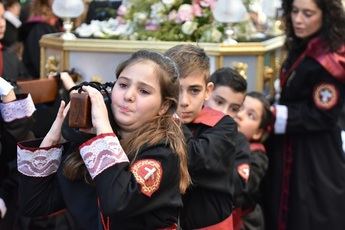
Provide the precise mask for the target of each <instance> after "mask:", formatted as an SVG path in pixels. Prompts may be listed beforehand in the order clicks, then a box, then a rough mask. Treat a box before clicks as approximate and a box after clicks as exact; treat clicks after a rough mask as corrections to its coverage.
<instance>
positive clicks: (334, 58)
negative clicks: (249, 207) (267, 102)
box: [265, 37, 345, 230]
mask: <svg viewBox="0 0 345 230" xmlns="http://www.w3.org/2000/svg"><path fill="white" fill-rule="evenodd" d="M344 51H345V47H344V46H343V47H342V48H341V49H340V50H339V52H338V53H330V52H327V45H326V44H325V43H324V42H322V41H321V40H319V38H317V37H316V38H314V39H313V40H310V41H309V43H307V44H306V45H305V46H303V47H302V48H300V49H299V50H293V51H291V52H290V53H289V58H288V61H287V65H285V68H284V69H283V72H282V75H281V82H282V92H281V98H280V101H279V104H280V105H285V106H286V108H287V111H288V112H287V114H288V118H287V122H286V130H285V133H283V134H281V135H275V136H274V137H273V139H271V141H270V142H269V145H268V146H267V147H268V148H269V149H270V150H268V153H269V160H270V167H269V171H268V177H267V181H266V186H265V187H266V190H265V196H266V199H265V211H266V213H267V216H266V219H267V224H268V225H269V229H274V230H276V229H288V230H290V229H291V230H302V229H303V230H305V229H316V230H317V229H332V230H338V229H339V230H341V229H344V226H345V218H344V217H343V213H345V189H344V188H345V155H344V153H343V151H342V141H341V136H340V127H339V126H338V119H339V116H340V111H341V108H342V107H343V105H344V100H345V97H344V95H345V86H344V82H345V69H344V66H345V65H344V59H345V52H344ZM294 63H297V64H294ZM289 69H290V71H289ZM277 118H278V117H277Z"/></svg>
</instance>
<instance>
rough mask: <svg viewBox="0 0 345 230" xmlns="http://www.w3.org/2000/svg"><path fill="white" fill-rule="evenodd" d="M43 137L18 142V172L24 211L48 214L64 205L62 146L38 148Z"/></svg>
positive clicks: (32, 214) (30, 213)
mask: <svg viewBox="0 0 345 230" xmlns="http://www.w3.org/2000/svg"><path fill="white" fill-rule="evenodd" d="M40 142H41V140H34V141H27V142H21V143H19V144H18V153H17V154H18V156H17V162H18V166H17V167H18V171H19V172H20V176H19V189H18V192H19V194H20V207H21V213H22V214H23V215H25V216H45V215H49V214H51V213H54V212H56V211H58V210H61V209H63V208H65V203H64V201H63V198H62V193H61V191H60V187H59V184H58V180H57V174H56V172H57V170H58V168H59V167H60V163H61V155H62V149H63V147H62V146H61V145H56V146H51V147H46V148H39V147H38V146H39V145H40Z"/></svg>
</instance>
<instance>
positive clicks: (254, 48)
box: [40, 33, 285, 56]
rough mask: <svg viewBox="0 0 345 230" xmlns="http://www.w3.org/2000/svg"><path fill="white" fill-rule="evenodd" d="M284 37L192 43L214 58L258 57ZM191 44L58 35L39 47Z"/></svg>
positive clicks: (129, 48) (126, 49)
mask: <svg viewBox="0 0 345 230" xmlns="http://www.w3.org/2000/svg"><path fill="white" fill-rule="evenodd" d="M284 40H285V36H278V37H274V38H272V39H269V40H266V41H263V42H240V43H238V44H236V45H226V44H222V43H193V44H196V45H199V46H200V47H202V48H204V49H205V51H206V53H207V54H209V55H214V56H217V55H219V56H224V55H227V56H229V55H230V56H234V55H238V54H247V55H259V54H263V53H265V52H267V51H270V50H274V49H276V48H279V47H281V46H282V45H283V44H284ZM190 43H191V42H170V41H129V40H112V39H87V38H83V39H76V40H62V39H61V38H60V37H59V33H57V34H56V33H55V34H47V35H44V36H43V37H42V39H41V40H40V45H41V47H49V48H59V49H61V48H63V49H64V50H65V51H89V52H118V53H119V52H120V53H132V52H135V51H136V50H139V49H150V50H155V51H159V52H164V51H166V50H167V49H169V48H170V47H172V46H175V45H178V44H190Z"/></svg>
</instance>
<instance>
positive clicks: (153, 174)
mask: <svg viewBox="0 0 345 230" xmlns="http://www.w3.org/2000/svg"><path fill="white" fill-rule="evenodd" d="M131 172H132V173H133V175H134V177H135V179H136V180H137V182H138V183H139V184H140V185H141V192H142V193H143V194H145V195H146V196H148V197H151V196H152V194H153V193H154V192H155V191H157V189H159V186H160V183H161V180H162V175H163V169H162V166H161V163H160V162H159V161H156V160H151V159H147V160H139V161H137V162H135V163H134V164H133V165H132V167H131Z"/></svg>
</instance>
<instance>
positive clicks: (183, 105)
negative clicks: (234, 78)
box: [177, 72, 213, 124]
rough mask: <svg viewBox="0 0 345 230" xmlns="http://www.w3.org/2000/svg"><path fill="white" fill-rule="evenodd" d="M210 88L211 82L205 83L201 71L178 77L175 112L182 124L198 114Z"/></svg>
mask: <svg viewBox="0 0 345 230" xmlns="http://www.w3.org/2000/svg"><path fill="white" fill-rule="evenodd" d="M212 89H213V83H211V82H210V83H208V84H206V82H205V76H204V74H202V73H198V72H194V73H191V74H189V75H188V76H187V77H185V78H180V95H179V104H178V108H177V114H178V116H179V117H180V119H181V121H182V122H183V123H184V124H187V123H190V122H192V121H193V120H194V119H195V118H196V117H197V116H198V114H199V112H200V111H201V109H202V106H203V104H204V101H205V100H206V99H208V98H209V95H210V93H211V91H212Z"/></svg>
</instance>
